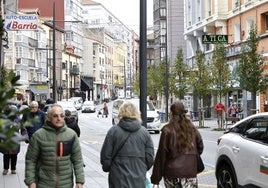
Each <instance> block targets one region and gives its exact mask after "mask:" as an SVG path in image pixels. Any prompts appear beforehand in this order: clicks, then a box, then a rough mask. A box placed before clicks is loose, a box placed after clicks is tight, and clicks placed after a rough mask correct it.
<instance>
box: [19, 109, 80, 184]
mask: <svg viewBox="0 0 268 188" xmlns="http://www.w3.org/2000/svg"><path fill="white" fill-rule="evenodd" d="M73 176H75V181H74V177H73ZM24 182H25V184H26V185H28V187H29V188H35V187H38V188H48V187H51V188H52V187H57V188H73V186H74V182H76V188H82V187H83V184H84V182H85V177H84V169H83V159H82V152H81V147H80V144H79V140H78V137H77V135H76V133H75V132H74V131H72V130H71V129H69V128H67V125H66V124H65V122H64V110H63V109H62V107H61V106H60V105H58V104H53V105H51V107H50V108H49V109H48V112H47V121H46V122H45V124H44V126H43V127H42V128H40V129H39V130H38V131H36V132H35V134H33V135H32V138H31V139H30V142H29V146H28V149H27V153H26V157H25V180H24Z"/></svg>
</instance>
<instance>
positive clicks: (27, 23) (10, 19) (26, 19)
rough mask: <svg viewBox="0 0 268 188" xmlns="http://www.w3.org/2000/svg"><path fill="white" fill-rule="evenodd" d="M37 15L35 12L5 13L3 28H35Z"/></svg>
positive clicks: (13, 29) (36, 26) (14, 29)
mask: <svg viewBox="0 0 268 188" xmlns="http://www.w3.org/2000/svg"><path fill="white" fill-rule="evenodd" d="M37 28H38V15H36V14H24V15H22V14H12V15H5V29H6V30H9V31H18V30H37Z"/></svg>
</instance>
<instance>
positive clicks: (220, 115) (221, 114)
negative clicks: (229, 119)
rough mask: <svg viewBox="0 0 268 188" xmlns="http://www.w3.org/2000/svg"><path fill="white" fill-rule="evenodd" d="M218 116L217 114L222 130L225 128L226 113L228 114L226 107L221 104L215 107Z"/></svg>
mask: <svg viewBox="0 0 268 188" xmlns="http://www.w3.org/2000/svg"><path fill="white" fill-rule="evenodd" d="M214 109H215V111H216V114H217V123H218V126H220V127H221V128H222V127H223V122H224V119H225V113H226V108H225V106H224V104H222V103H221V102H219V103H217V104H216V105H215V107H214Z"/></svg>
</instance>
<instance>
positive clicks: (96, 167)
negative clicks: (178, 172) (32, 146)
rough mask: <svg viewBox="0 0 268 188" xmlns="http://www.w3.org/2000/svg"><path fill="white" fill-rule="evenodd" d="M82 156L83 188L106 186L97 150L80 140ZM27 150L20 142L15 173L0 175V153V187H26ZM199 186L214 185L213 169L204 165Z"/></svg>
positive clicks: (210, 123) (211, 124) (0, 160)
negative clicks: (83, 162)
mask: <svg viewBox="0 0 268 188" xmlns="http://www.w3.org/2000/svg"><path fill="white" fill-rule="evenodd" d="M193 123H194V125H196V126H198V121H194V122H193ZM204 126H206V127H209V128H208V130H209V129H213V128H217V121H216V120H215V119H211V120H205V122H204ZM81 147H82V152H83V158H84V161H85V165H86V167H85V178H86V183H85V185H84V187H85V188H108V174H107V173H105V172H103V171H102V169H101V165H100V162H99V155H100V154H99V152H98V151H97V150H95V149H93V148H91V147H90V146H89V145H87V143H83V142H81ZM26 150H27V144H25V143H24V142H22V143H21V151H20V153H19V154H18V160H17V174H14V175H13V174H11V173H10V171H9V173H8V174H7V175H6V176H4V175H2V170H3V155H2V154H1V155H0V173H1V174H0V188H27V186H26V185H25V184H24V182H23V180H24V165H25V164H24V163H25V154H26ZM198 181H199V184H200V185H199V187H200V188H202V187H204V188H206V187H211V186H209V185H215V186H213V188H214V187H215V188H216V180H215V177H214V173H213V170H211V168H210V167H206V169H205V171H204V172H203V173H201V174H200V175H199V176H198Z"/></svg>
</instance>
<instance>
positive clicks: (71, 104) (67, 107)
mask: <svg viewBox="0 0 268 188" xmlns="http://www.w3.org/2000/svg"><path fill="white" fill-rule="evenodd" d="M57 104H59V105H61V107H62V108H63V110H69V111H70V112H71V116H73V117H75V119H76V120H77V121H78V111H77V110H76V108H75V106H74V102H73V101H58V102H57Z"/></svg>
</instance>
